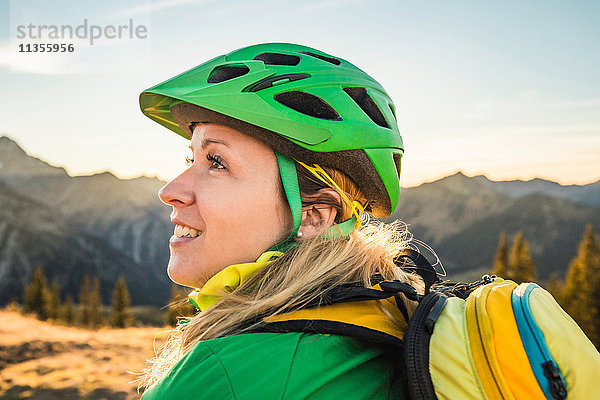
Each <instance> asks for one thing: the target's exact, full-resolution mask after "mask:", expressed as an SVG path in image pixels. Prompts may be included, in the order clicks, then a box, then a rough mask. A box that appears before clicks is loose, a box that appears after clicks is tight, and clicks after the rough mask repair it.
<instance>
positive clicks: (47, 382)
mask: <svg viewBox="0 0 600 400" xmlns="http://www.w3.org/2000/svg"><path fill="white" fill-rule="evenodd" d="M159 332H160V328H127V329H109V328H104V329H100V330H97V331H93V330H86V329H80V328H74V327H66V326H59V325H53V324H50V323H47V322H41V321H38V320H36V319H34V318H28V317H24V316H22V315H20V314H19V313H17V312H12V311H0V397H1V398H3V399H24V398H28V399H80V398H87V399H138V398H139V397H140V394H138V393H137V389H136V388H137V385H136V384H133V383H131V382H132V381H133V380H135V379H137V376H136V375H135V374H132V373H130V372H128V371H133V372H139V371H141V370H142V368H143V367H144V364H145V362H146V359H147V358H150V357H152V356H153V355H154V350H153V347H152V345H153V341H154V338H155V336H156V335H157V334H158V333H159ZM165 337H166V334H161V335H159V336H158V337H157V339H156V346H159V345H160V342H161V341H162V340H164V338H165Z"/></svg>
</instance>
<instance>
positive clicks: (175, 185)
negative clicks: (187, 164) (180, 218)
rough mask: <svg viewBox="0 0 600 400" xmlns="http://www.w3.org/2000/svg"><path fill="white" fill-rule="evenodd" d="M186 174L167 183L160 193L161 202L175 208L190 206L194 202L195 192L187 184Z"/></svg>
mask: <svg viewBox="0 0 600 400" xmlns="http://www.w3.org/2000/svg"><path fill="white" fill-rule="evenodd" d="M184 174H185V172H184V173H182V174H180V175H179V176H177V177H176V178H175V179H173V180H172V181H170V182H169V183H167V184H166V185H165V186H163V187H162V188H161V189H160V190H159V191H158V197H160V200H161V201H162V202H163V203H165V204H167V205H169V206H173V207H177V206H183V205H189V204H191V203H193V202H194V192H193V191H192V190H190V188H191V186H190V185H188V184H187V179H186V177H185V175H184Z"/></svg>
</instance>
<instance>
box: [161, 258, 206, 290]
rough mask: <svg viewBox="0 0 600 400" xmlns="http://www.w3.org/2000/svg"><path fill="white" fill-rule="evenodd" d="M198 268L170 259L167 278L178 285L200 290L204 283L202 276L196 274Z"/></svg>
mask: <svg viewBox="0 0 600 400" xmlns="http://www.w3.org/2000/svg"><path fill="white" fill-rule="evenodd" d="M198 271H199V268H197V267H196V268H194V267H192V266H190V265H189V264H187V265H186V264H183V265H182V263H179V262H177V261H176V260H173V259H171V260H170V261H169V265H168V267H167V274H168V275H169V278H170V279H171V280H172V281H173V282H175V283H177V284H178V285H182V286H188V287H192V288H201V287H202V286H204V283H206V279H205V277H204V276H200V275H199V274H198Z"/></svg>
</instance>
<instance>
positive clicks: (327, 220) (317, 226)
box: [298, 188, 340, 239]
mask: <svg viewBox="0 0 600 400" xmlns="http://www.w3.org/2000/svg"><path fill="white" fill-rule="evenodd" d="M325 193H327V195H330V196H333V197H334V198H336V199H337V200H338V201H340V195H339V194H338V193H337V192H336V191H335V190H333V189H329V188H324V189H320V190H319V191H318V192H317V193H316V194H315V195H314V196H315V197H320V196H322V195H323V194H325ZM310 197H312V196H310ZM310 197H309V198H308V200H310ZM336 215H337V209H336V208H335V207H334V206H332V205H329V204H314V205H310V206H308V207H302V222H301V223H300V229H299V230H298V232H302V235H301V237H302V238H303V239H311V238H314V237H317V236H320V235H322V234H323V233H325V232H326V231H327V229H329V227H330V226H331V225H333V222H334V220H335V217H336Z"/></svg>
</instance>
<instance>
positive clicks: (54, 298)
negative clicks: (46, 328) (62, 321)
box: [48, 279, 60, 319]
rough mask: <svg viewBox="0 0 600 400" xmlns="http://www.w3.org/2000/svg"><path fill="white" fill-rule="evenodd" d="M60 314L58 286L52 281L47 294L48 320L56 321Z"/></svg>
mask: <svg viewBox="0 0 600 400" xmlns="http://www.w3.org/2000/svg"><path fill="white" fill-rule="evenodd" d="M59 312H60V286H59V285H58V282H56V280H54V279H53V280H52V284H51V285H50V290H49V292H48V318H52V319H57V318H58V314H59Z"/></svg>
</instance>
